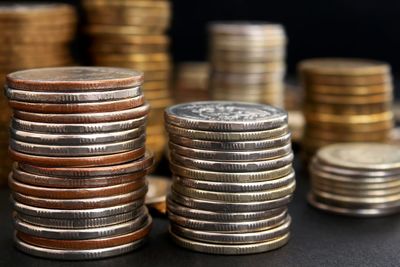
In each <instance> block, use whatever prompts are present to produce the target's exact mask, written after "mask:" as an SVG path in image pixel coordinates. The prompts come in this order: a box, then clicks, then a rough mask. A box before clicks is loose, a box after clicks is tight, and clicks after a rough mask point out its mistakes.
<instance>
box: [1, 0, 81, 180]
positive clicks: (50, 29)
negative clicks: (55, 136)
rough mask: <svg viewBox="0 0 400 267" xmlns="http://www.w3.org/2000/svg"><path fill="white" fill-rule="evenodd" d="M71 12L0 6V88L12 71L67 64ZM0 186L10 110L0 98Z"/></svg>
mask: <svg viewBox="0 0 400 267" xmlns="http://www.w3.org/2000/svg"><path fill="white" fill-rule="evenodd" d="M76 20H77V18H76V14H75V10H74V9H73V8H72V7H71V6H69V5H65V4H38V3H31V4H29V3H22V4H11V3H2V4H0V29H1V31H0V43H1V45H0V85H1V86H3V85H4V82H5V76H6V74H7V73H10V72H12V71H16V70H20V69H26V68H34V67H53V66H62V65H65V64H71V62H72V58H71V55H70V54H69V43H70V42H71V41H72V39H73V37H74V35H75V26H76ZM0 110H1V116H0V138H1V139H0V155H1V156H2V158H3V161H2V164H1V167H0V184H1V183H3V182H4V183H5V182H6V181H7V179H6V178H7V174H8V172H9V171H10V169H11V162H10V161H9V160H8V158H7V157H6V155H7V154H6V153H7V148H8V142H7V140H8V124H9V122H10V116H11V114H10V109H9V108H8V105H7V100H6V99H5V97H4V96H2V97H0Z"/></svg>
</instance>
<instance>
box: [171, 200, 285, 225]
mask: <svg viewBox="0 0 400 267" xmlns="http://www.w3.org/2000/svg"><path fill="white" fill-rule="evenodd" d="M167 207H168V210H169V211H170V212H172V213H174V214H176V215H179V216H182V217H186V218H189V219H197V220H203V221H214V222H232V221H241V222H243V221H256V220H261V219H265V218H270V217H273V216H275V215H278V214H280V213H283V212H286V211H287V209H286V208H277V209H271V210H264V211H257V212H237V213H234V212H232V213H228V212H214V211H206V210H200V209H192V208H187V207H185V206H182V205H180V204H178V203H175V202H174V201H173V200H172V199H171V198H168V202H167Z"/></svg>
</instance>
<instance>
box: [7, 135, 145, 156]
mask: <svg viewBox="0 0 400 267" xmlns="http://www.w3.org/2000/svg"><path fill="white" fill-rule="evenodd" d="M145 142H146V135H142V136H140V137H138V138H136V139H132V140H128V141H122V142H118V143H117V142H115V143H106V144H95V145H73V146H68V145H65V146H57V145H41V144H33V143H26V142H21V141H17V140H15V139H12V138H11V139H10V147H11V148H12V149H13V150H15V151H19V152H22V153H27V154H31V155H40V156H64V157H81V156H82V157H83V156H94V155H99V156H101V155H109V154H117V153H122V152H126V151H130V150H135V149H139V148H141V147H144V145H145Z"/></svg>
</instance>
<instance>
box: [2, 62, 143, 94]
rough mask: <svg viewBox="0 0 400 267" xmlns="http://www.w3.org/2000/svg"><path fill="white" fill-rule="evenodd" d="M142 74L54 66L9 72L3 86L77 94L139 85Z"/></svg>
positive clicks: (121, 70)
mask: <svg viewBox="0 0 400 267" xmlns="http://www.w3.org/2000/svg"><path fill="white" fill-rule="evenodd" d="M142 83H143V73H141V72H137V71H132V70H128V69H122V68H111V67H58V68H40V69H31V70H23V71H17V72H13V73H11V74H8V75H7V85H8V86H9V87H11V88H15V89H21V90H37V91H63V90H69V91H80V90H103V89H110V88H112V89H114V90H115V89H118V88H129V87H135V86H139V85H141V84H142Z"/></svg>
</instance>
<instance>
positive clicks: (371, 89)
mask: <svg viewBox="0 0 400 267" xmlns="http://www.w3.org/2000/svg"><path fill="white" fill-rule="evenodd" d="M306 89H307V91H308V92H309V93H311V94H312V93H317V94H326V95H340V96H348V95H374V94H384V93H386V92H392V91H393V86H392V84H391V83H386V84H378V85H371V86H333V85H313V84H309V85H307V88H306Z"/></svg>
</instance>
